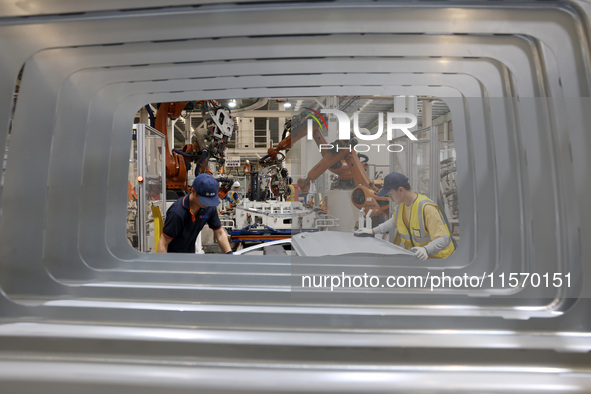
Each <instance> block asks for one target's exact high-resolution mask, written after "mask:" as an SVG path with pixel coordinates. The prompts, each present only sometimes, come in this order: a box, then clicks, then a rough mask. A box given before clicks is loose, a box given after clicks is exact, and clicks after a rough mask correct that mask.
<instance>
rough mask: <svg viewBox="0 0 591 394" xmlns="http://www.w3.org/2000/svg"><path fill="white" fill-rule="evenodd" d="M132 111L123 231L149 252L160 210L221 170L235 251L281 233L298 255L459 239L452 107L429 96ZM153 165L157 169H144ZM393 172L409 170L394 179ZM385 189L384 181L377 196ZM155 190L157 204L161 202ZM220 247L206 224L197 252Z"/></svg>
mask: <svg viewBox="0 0 591 394" xmlns="http://www.w3.org/2000/svg"><path fill="white" fill-rule="evenodd" d="M134 122H135V123H136V124H139V125H145V126H141V127H140V128H141V130H142V131H141V132H138V127H137V126H135V127H134V130H135V131H133V132H130V138H131V139H132V146H131V151H130V167H129V184H128V188H129V190H128V210H127V212H128V215H127V234H128V240H129V242H130V244H131V245H132V246H133V247H134V248H136V249H138V250H141V251H145V252H154V251H156V249H157V244H158V240H159V237H160V236H161V234H162V226H166V225H167V224H166V211H167V210H168V209H170V207H171V205H172V204H173V203H174V202H175V201H176V200H178V199H184V198H186V196H187V195H188V194H190V193H191V190H192V187H191V186H192V183H193V180H194V179H195V177H196V176H197V175H199V174H201V173H207V174H210V175H212V176H213V177H215V178H216V179H217V180H218V184H219V190H218V197H219V201H220V202H219V205H218V207H217V215H218V216H219V219H220V223H221V224H222V226H223V227H224V228H225V230H226V232H227V235H228V239H229V243H230V245H231V248H232V250H233V251H234V253H236V254H241V255H244V256H248V255H250V254H252V255H254V254H259V253H260V251H263V252H264V250H265V245H266V244H267V243H268V242H273V241H281V240H283V244H286V245H287V244H290V245H291V243H292V242H293V241H295V242H296V244H295V245H294V247H293V250H294V252H295V253H296V255H299V256H305V257H313V256H339V255H342V256H347V255H350V256H365V257H372V256H380V255H382V256H383V255H384V254H385V255H390V254H400V255H402V256H406V258H407V259H408V258H409V257H413V258H414V253H415V251H416V250H417V249H412V248H425V252H426V253H427V256H429V255H430V256H429V257H430V258H431V259H442V258H445V257H447V256H448V255H450V254H451V253H453V250H454V248H455V247H457V245H458V242H459V235H460V232H459V228H460V227H459V226H460V222H459V209H458V187H457V180H456V179H457V178H456V165H455V163H456V151H455V144H454V130H453V123H452V119H451V112H450V109H449V107H448V106H447V105H446V103H445V102H444V101H443V100H441V99H439V98H437V97H433V96H324V97H323V96H318V97H265V98H250V99H240V98H239V99H225V100H217V101H214V100H206V101H196V102H184V103H165V104H161V103H152V104H148V105H146V106H144V107H142V108H141V109H140V110H139V111H138V112H137V114H136V116H135V119H134ZM144 130H148V131H149V133H148V134H146V131H144ZM150 133H152V134H150ZM157 134H160V136H161V137H162V138H160V139H159V138H158V137H159V136H157ZM152 135H153V137H154V138H152ZM157 140H158V142H156V141H157ZM154 143H157V144H159V145H158V146H159V147H158V148H157V149H159V150H157V152H167V153H166V154H165V155H163V154H161V155H154V154H153V153H151V151H150V150H152V151H154V149H155V148H154V147H152V146H151V145H150V144H152V145H153V144H154ZM150 160H160V162H161V163H160V164H159V165H155V163H151V162H150ZM171 163H172V164H171ZM151 167H153V168H160V172H159V173H154V174H147V173H146V172H145V169H148V168H151ZM389 174H390V175H389ZM158 176H161V177H164V178H166V182H165V183H164V184H161V185H162V186H161V187H162V188H163V190H160V191H158V190H156V189H155V185H152V184H149V181H150V179H151V178H154V179H158V180H161V179H162V178H158ZM396 177H406V178H405V179H407V180H408V181H407V182H404V183H403V184H400V185H398V184H396V185H394V184H392V183H391V180H392V179H394V178H396ZM152 183H154V182H152ZM395 186H396V187H395ZM148 187H150V190H147V189H148ZM385 189H388V190H391V191H390V192H389V193H386V194H384V195H383V196H380V195H379V193H380V190H383V193H385V192H386V190H385ZM160 195H165V196H166V204H161V201H158V198H159V197H158V196H160ZM410 197H414V198H413V199H412V201H410V200H409V198H410ZM403 200H404V202H406V204H404V203H403ZM419 207H420V208H419ZM425 208H426V210H427V213H426V214H425ZM397 209H398V210H399V212H400V214H401V215H400V218H401V221H399V222H396V221H395V219H397V217H396V212H397ZM417 209H420V210H421V214H420V215H416V210H417ZM413 210H415V212H414V213H413ZM159 214H160V216H161V217H162V219H163V222H162V223H160V224H159V223H158V221H159V218H158V217H159ZM433 214H436V216H437V217H436V218H437V219H438V223H436V225H437V226H438V227H437V229H436V230H433V228H431V229H429V226H428V223H435V222H433ZM411 215H412V216H411ZM425 215H427V216H425ZM415 216H416V217H415ZM409 219H411V221H410V222H409ZM402 225H404V226H403V227H401V226H402ZM399 227H400V228H401V229H402V231H400V230H399ZM432 227H434V226H432ZM363 229H365V230H366V233H363ZM430 230H431V231H433V232H436V231H439V232H441V231H445V232H446V234H448V236H447V240H448V242H449V245H452V248H447V250H445V253H443V254H442V253H441V251H443V250H444V249H446V246H443V247H442V246H441V241H442V240H439V243H436V244H431V241H433V239H435V238H437V237H430V236H429V231H430ZM323 233H330V234H323ZM325 235H328V236H329V237H330V240H327V241H326V242H329V243H335V242H336V241H335V240H338V242H336V243H339V242H340V243H342V246H340V247H339V246H337V245H336V244H335V245H327V244H325V241H322V240H321V238H322V237H323V236H325ZM364 235H371V238H373V239H372V240H369V239H368V237H365V236H364ZM294 237H295V238H294ZM315 239H316V241H315ZM318 245H319V247H318ZM454 245H455V246H454ZM289 248H290V250H291V249H292V248H291V246H289ZM267 250H272V248H271V249H270V248H267ZM409 250H412V252H410V251H409ZM220 252H221V249H220V247H219V245H218V244H217V242H216V237H215V236H214V235H213V234H212V229H211V228H209V227H208V226H207V225H205V226H204V227H203V229H202V230H201V231H200V234H199V237H198V238H197V239H196V244H195V253H220ZM187 253H193V251H192V250H191V251H187ZM265 254H266V253H263V255H265ZM271 255H274V256H276V255H277V254H276V253H271Z"/></svg>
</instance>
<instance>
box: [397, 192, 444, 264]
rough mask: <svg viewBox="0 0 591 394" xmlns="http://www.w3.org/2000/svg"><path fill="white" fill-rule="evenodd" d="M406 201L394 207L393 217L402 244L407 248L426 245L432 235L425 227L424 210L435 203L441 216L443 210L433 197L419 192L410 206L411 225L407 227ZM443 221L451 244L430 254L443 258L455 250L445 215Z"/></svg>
mask: <svg viewBox="0 0 591 394" xmlns="http://www.w3.org/2000/svg"><path fill="white" fill-rule="evenodd" d="M403 204H404V203H400V204H398V205H397V206H396V208H395V209H394V214H393V215H392V218H393V219H394V223H396V226H397V227H398V235H399V236H400V238H401V241H402V245H403V246H404V247H405V248H406V249H410V248H412V247H415V246H417V247H418V246H425V245H427V244H428V243H429V242H431V237H430V236H429V233H428V232H427V230H426V229H425V223H424V212H423V210H424V209H425V206H426V205H433V206H434V207H435V208H437V212H439V216H441V212H440V211H439V207H438V206H437V204H435V203H434V202H433V201H432V200H431V199H429V198H428V197H426V196H424V195H422V194H419V193H417V199H416V200H415V202H414V203H413V204H412V206H411V208H410V223H409V224H410V226H409V227H406V224H404V219H403V214H402V210H403V207H402V205H403ZM441 221H442V222H443V225H444V226H445V229H446V230H447V236H448V237H449V244H448V245H447V246H446V247H445V248H444V249H443V250H441V251H439V252H437V253H435V254H434V255H430V256H429V257H433V258H438V259H442V258H444V257H447V256H449V255H450V254H452V253H453V252H454V250H455V248H454V245H453V243H452V242H451V236H450V234H449V228H447V224H446V223H445V221H444V220H443V216H441Z"/></svg>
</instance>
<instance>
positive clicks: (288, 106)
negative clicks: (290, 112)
mask: <svg viewBox="0 0 591 394" xmlns="http://www.w3.org/2000/svg"><path fill="white" fill-rule="evenodd" d="M283 108H291V103H290V102H289V101H286V102H284V103H283Z"/></svg>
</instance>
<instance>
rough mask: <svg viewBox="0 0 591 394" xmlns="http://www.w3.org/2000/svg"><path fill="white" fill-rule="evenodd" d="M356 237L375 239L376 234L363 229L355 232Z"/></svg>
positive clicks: (370, 230)
mask: <svg viewBox="0 0 591 394" xmlns="http://www.w3.org/2000/svg"><path fill="white" fill-rule="evenodd" d="M353 235H354V236H356V237H373V236H374V235H375V234H374V233H373V230H372V229H369V228H362V229H359V230H355V232H354V233H353Z"/></svg>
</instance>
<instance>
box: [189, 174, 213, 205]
mask: <svg viewBox="0 0 591 394" xmlns="http://www.w3.org/2000/svg"><path fill="white" fill-rule="evenodd" d="M193 189H195V191H196V192H197V197H198V198H199V202H200V203H201V205H204V206H206V207H217V206H218V204H219V203H220V200H219V198H218V181H216V180H215V178H214V177H212V176H211V175H209V174H199V175H198V176H197V177H196V178H195V180H194V181H193Z"/></svg>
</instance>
